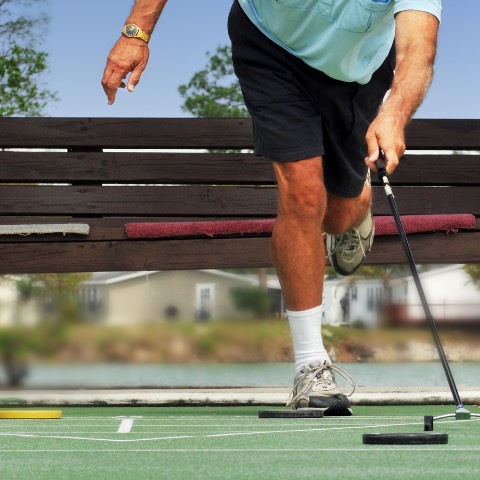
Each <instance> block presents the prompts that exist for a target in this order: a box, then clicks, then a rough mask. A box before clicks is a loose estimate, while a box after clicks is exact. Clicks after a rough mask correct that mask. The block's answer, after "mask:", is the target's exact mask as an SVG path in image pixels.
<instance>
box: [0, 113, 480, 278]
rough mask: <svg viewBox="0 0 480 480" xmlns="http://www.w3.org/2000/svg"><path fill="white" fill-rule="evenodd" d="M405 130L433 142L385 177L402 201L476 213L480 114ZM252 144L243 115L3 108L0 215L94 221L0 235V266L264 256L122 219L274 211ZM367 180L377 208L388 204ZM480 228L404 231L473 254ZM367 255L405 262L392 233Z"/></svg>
mask: <svg viewBox="0 0 480 480" xmlns="http://www.w3.org/2000/svg"><path fill="white" fill-rule="evenodd" d="M406 140H407V146H408V149H409V150H427V151H430V153H427V154H422V155H419V154H417V153H409V154H407V155H406V157H405V158H404V160H403V161H402V163H401V166H400V167H399V168H398V170H397V172H396V173H395V175H394V176H393V177H392V179H391V182H392V188H393V189H394V194H395V197H396V199H397V203H398V206H399V209H400V213H401V214H436V213H470V214H474V215H475V216H476V217H478V218H480V189H479V188H478V187H479V186H480V161H479V160H480V155H479V154H477V153H474V154H470V153H472V152H476V151H478V150H480V121H479V120H414V121H412V122H411V123H410V125H409V126H408V128H407V136H406ZM251 148H252V136H251V122H250V120H248V119H155V118H142V119H124V118H0V150H2V151H0V182H1V184H0V224H31V223H35V224H38V223H41V224H49V223H58V222H81V223H87V224H89V225H90V228H91V230H90V234H89V235H88V236H78V235H68V234H67V235H65V236H63V235H60V234H43V235H30V236H18V235H14V236H12V235H4V236H0V273H21V272H25V273H35V272H74V271H123V270H163V269H191V268H192V269H197V268H222V267H259V266H269V265H271V260H270V238H268V237H258V236H257V237H250V238H248V237H244V238H214V239H205V238H204V239H174V240H161V241H159V240H132V239H128V238H127V237H126V234H125V230H124V225H125V224H126V223H129V222H138V221H158V222H161V221H177V220H178V221H186V220H222V219H233V218H273V217H274V216H275V213H276V199H277V191H276V184H275V179H274V176H273V172H272V168H271V165H270V162H269V161H268V160H266V159H263V158H258V157H255V156H254V155H253V154H252V153H242V152H240V151H241V150H248V149H251ZM22 149H24V150H22ZM112 150H113V151H112ZM132 150H133V151H132ZM158 150H160V151H158ZM172 150H173V151H172ZM452 151H455V152H454V153H452ZM467 153H468V154H467ZM374 185H375V188H374V214H375V215H390V213H391V212H390V209H389V206H388V203H387V201H386V199H385V194H384V192H383V189H382V188H380V187H379V186H378V182H376V178H374ZM479 229H480V222H477V229H476V230H474V231H469V232H468V233H466V234H464V233H461V234H459V235H456V236H454V235H450V236H444V237H440V236H438V235H435V236H434V235H430V234H422V235H415V238H414V239H411V242H410V243H411V244H412V248H413V249H414V254H415V256H416V258H417V261H420V262H436V263H463V262H480V243H479V242H480V232H478V230H479ZM452 242H453V243H452ZM460 242H461V244H462V248H457V247H456V246H457V244H459V243H460ZM454 245H455V247H454ZM415 247H416V249H415ZM369 261H370V262H375V263H398V262H403V261H404V257H403V252H402V250H401V246H400V243H399V241H398V239H397V238H379V239H378V241H376V246H375V248H374V250H373V251H372V254H371V256H370V258H369Z"/></svg>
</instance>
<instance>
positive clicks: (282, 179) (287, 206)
mask: <svg viewBox="0 0 480 480" xmlns="http://www.w3.org/2000/svg"><path fill="white" fill-rule="evenodd" d="M274 168H275V173H276V175H277V181H278V187H279V213H280V214H285V215H289V216H296V217H298V218H304V219H308V218H315V219H316V220H317V221H318V220H319V219H320V220H323V216H324V215H325V210H326V201H327V195H326V191H325V186H324V184H323V173H322V162H321V158H320V157H316V158H313V159H308V160H301V161H298V162H289V163H283V164H280V163H274Z"/></svg>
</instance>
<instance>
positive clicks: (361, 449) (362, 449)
mask: <svg viewBox="0 0 480 480" xmlns="http://www.w3.org/2000/svg"><path fill="white" fill-rule="evenodd" d="M389 447H395V448H389ZM389 447H379V446H374V445H368V446H363V445H359V446H358V447H357V448H132V449H128V450H125V449H123V448H122V449H113V448H103V449H95V450H91V449H77V448H68V449H51V450H47V449H37V448H36V449H19V448H15V449H10V450H9V449H0V453H59V452H62V453H78V452H87V453H105V452H110V453H122V454H125V453H144V452H159V453H209V452H210V453H215V452H218V453H245V452H277V453H281V452H285V453H286V454H287V455H288V454H289V453H291V452H358V453H360V452H362V453H370V452H378V451H381V452H392V453H395V452H399V451H401V452H404V451H406V452H414V453H419V454H421V455H423V454H424V453H425V452H442V451H444V452H480V447H448V446H443V445H439V446H438V447H426V446H425V447H423V446H421V445H417V446H415V447H403V446H402V445H390V446H389Z"/></svg>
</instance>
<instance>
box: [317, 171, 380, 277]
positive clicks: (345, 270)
mask: <svg viewBox="0 0 480 480" xmlns="http://www.w3.org/2000/svg"><path fill="white" fill-rule="evenodd" d="M365 183H367V185H369V186H370V170H369V171H368V174H367V180H366V182H365ZM374 234H375V223H374V221H373V215H372V208H371V207H370V208H369V209H368V213H367V216H366V217H365V219H364V220H363V222H362V223H361V224H360V225H359V226H358V227H355V228H353V229H352V230H349V231H348V232H345V233H343V234H342V235H330V234H327V243H326V248H327V254H328V258H329V260H330V264H331V265H332V267H333V269H334V270H335V271H336V272H337V273H338V274H340V275H351V274H352V273H354V272H356V271H357V270H358V268H359V267H360V266H361V265H362V263H363V262H364V261H365V259H366V258H367V254H368V252H369V251H370V250H371V249H372V244H373V237H374Z"/></svg>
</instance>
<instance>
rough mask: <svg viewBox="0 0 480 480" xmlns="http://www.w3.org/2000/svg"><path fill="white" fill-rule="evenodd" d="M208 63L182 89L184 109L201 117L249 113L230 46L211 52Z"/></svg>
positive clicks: (246, 114)
mask: <svg viewBox="0 0 480 480" xmlns="http://www.w3.org/2000/svg"><path fill="white" fill-rule="evenodd" d="M207 60H208V61H207V65H206V67H205V68H204V69H202V70H200V71H198V72H196V73H195V74H194V75H193V77H192V78H191V79H190V81H189V82H188V83H187V84H186V85H180V87H179V88H178V91H179V92H180V95H181V96H182V97H183V98H184V99H185V101H184V104H183V105H182V109H183V110H184V111H185V112H189V113H192V114H193V115H194V116H196V117H200V118H208V117H210V118H212V117H217V118H218V117H223V118H239V117H248V116H249V115H248V112H247V109H246V107H245V104H244V103H243V97H242V92H241V90H240V85H239V83H238V80H237V78H236V77H235V74H234V72H233V65H232V53H231V48H230V46H227V45H225V46H220V47H218V48H217V50H216V51H215V53H214V54H211V53H209V52H207Z"/></svg>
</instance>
